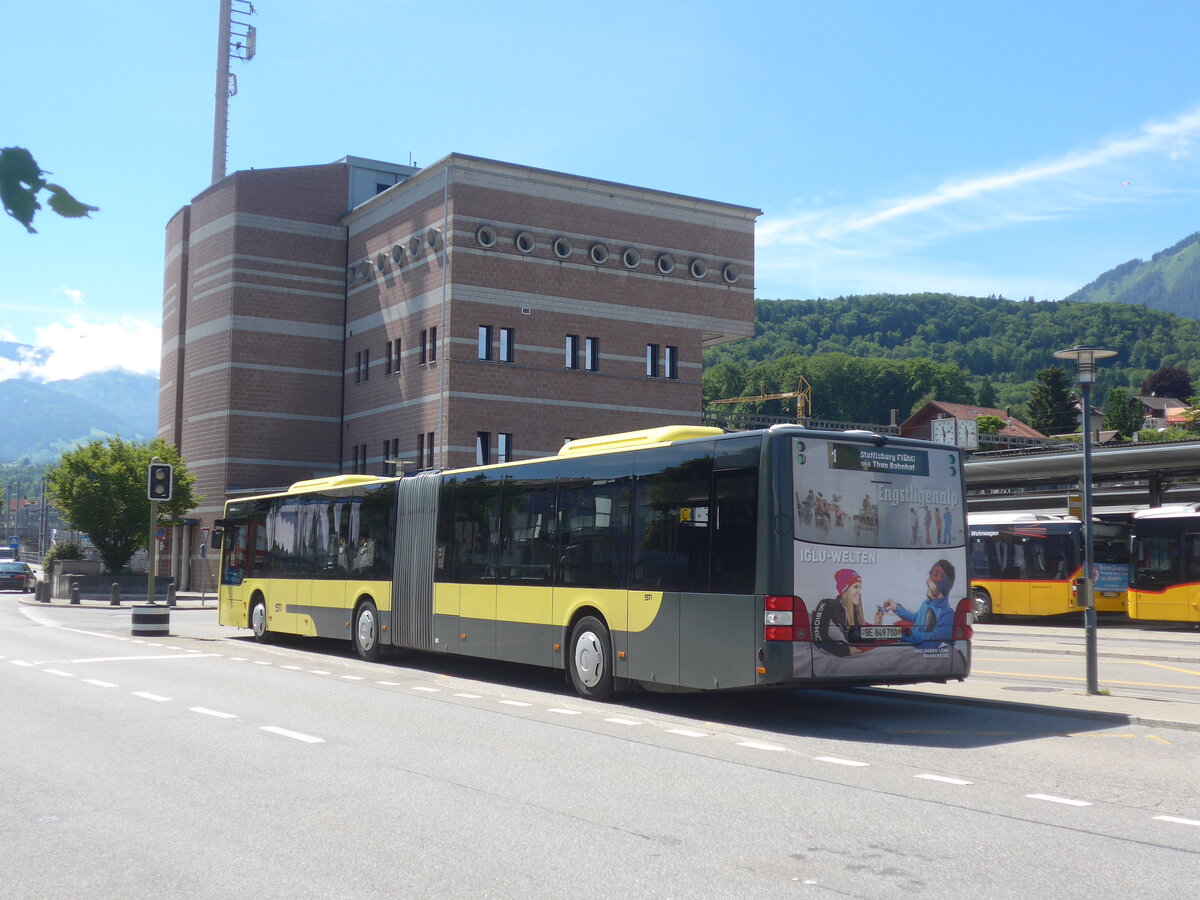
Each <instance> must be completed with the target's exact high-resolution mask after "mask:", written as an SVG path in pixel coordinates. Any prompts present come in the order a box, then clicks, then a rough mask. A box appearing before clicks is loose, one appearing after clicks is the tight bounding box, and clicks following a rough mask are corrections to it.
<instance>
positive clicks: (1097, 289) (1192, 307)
mask: <svg viewBox="0 0 1200 900" xmlns="http://www.w3.org/2000/svg"><path fill="white" fill-rule="evenodd" d="M1064 299H1066V300H1083V301H1087V302H1092V303H1095V302H1105V301H1110V300H1111V301H1115V302H1117V303H1132V304H1135V305H1139V306H1146V307H1148V308H1150V309H1157V310H1161V311H1162V312H1169V313H1174V314H1175V315H1177V316H1182V317H1184V318H1187V319H1200V231H1198V232H1196V233H1195V234H1193V235H1190V236H1189V237H1186V238H1184V239H1183V240H1182V241H1180V242H1179V243H1178V244H1176V245H1175V246H1174V247H1168V248H1167V249H1166V250H1160V251H1159V252H1158V253H1155V254H1154V255H1153V256H1152V257H1150V259H1149V260H1147V261H1144V262H1143V261H1142V260H1140V259H1131V260H1129V262H1126V263H1122V264H1121V265H1119V266H1117V267H1116V268H1114V269H1109V270H1108V271H1107V272H1105V273H1104V274H1103V275H1101V276H1100V277H1099V278H1097V279H1096V280H1095V281H1093V282H1092V283H1091V284H1088V285H1085V286H1084V287H1082V288H1080V289H1079V290H1077V291H1076V292H1075V293H1073V294H1072V295H1071V296H1069V297H1066V298H1064Z"/></svg>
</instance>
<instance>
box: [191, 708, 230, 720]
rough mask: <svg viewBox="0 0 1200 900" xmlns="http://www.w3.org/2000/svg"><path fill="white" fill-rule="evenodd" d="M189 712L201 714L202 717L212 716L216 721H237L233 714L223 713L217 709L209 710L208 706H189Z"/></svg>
mask: <svg viewBox="0 0 1200 900" xmlns="http://www.w3.org/2000/svg"><path fill="white" fill-rule="evenodd" d="M188 709H189V710H191V711H192V712H194V713H200V715H202V716H212V717H213V718H214V719H236V718H237V716H235V715H234V714H233V713H227V712H221V711H220V710H217V709H209V708H208V707H206V706H189V707H188Z"/></svg>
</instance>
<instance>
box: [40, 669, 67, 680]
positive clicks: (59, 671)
mask: <svg viewBox="0 0 1200 900" xmlns="http://www.w3.org/2000/svg"><path fill="white" fill-rule="evenodd" d="M42 671H43V672H45V673H46V674H47V675H61V676H62V677H63V678H74V677H75V673H74V672H64V671H63V670H62V669H42Z"/></svg>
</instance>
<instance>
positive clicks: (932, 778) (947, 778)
mask: <svg viewBox="0 0 1200 900" xmlns="http://www.w3.org/2000/svg"><path fill="white" fill-rule="evenodd" d="M913 777H914V778H923V779H924V780H925V781H939V782H941V783H942V784H958V785H965V784H974V783H975V782H973V781H967V780H966V779H965V778H951V777H950V776H949V775H914V776H913Z"/></svg>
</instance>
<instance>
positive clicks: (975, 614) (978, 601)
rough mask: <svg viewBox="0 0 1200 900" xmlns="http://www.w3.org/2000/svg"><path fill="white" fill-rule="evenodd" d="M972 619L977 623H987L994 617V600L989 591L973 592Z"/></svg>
mask: <svg viewBox="0 0 1200 900" xmlns="http://www.w3.org/2000/svg"><path fill="white" fill-rule="evenodd" d="M971 617H972V618H973V619H974V620H975V621H976V622H987V621H989V620H991V619H992V618H993V616H992V598H991V597H989V596H988V595H987V591H971Z"/></svg>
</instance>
